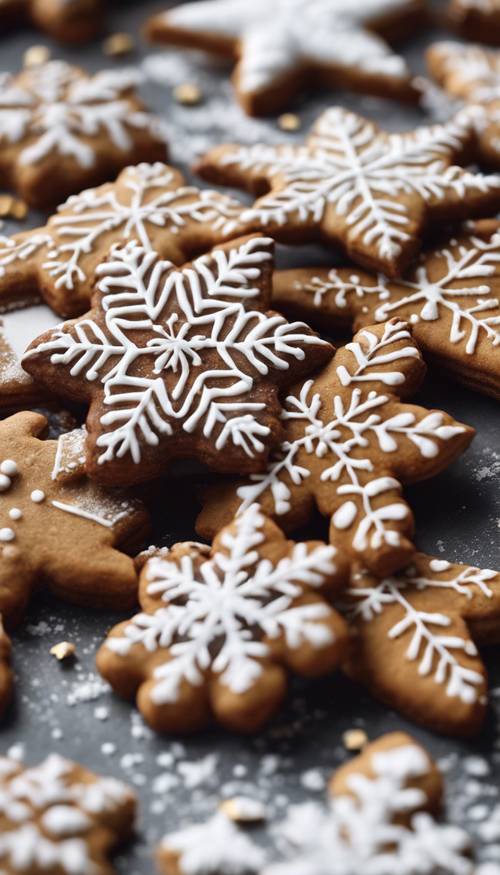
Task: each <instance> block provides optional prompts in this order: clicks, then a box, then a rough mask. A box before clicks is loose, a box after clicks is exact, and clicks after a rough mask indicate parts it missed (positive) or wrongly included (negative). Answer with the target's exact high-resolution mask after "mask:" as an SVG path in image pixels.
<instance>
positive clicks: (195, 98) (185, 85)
mask: <svg viewBox="0 0 500 875" xmlns="http://www.w3.org/2000/svg"><path fill="white" fill-rule="evenodd" d="M172 96H173V98H174V100H175V101H176V102H177V103H182V104H183V105H184V106H196V105H197V104H198V103H201V100H202V96H203V95H202V92H201V89H200V88H198V86H197V85H195V84H194V82H182V83H181V85H177V86H176V87H175V88H174V90H173V92H172Z"/></svg>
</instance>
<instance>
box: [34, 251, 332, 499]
mask: <svg viewBox="0 0 500 875" xmlns="http://www.w3.org/2000/svg"><path fill="white" fill-rule="evenodd" d="M272 267H273V241H272V240H270V239H268V238H265V237H246V238H243V239H239V240H235V241H233V243H228V244H225V245H224V246H221V247H218V248H215V249H213V250H212V251H211V252H210V253H209V254H207V255H203V256H201V257H199V258H197V259H196V260H195V261H194V262H192V264H190V265H189V264H188V265H185V266H184V267H183V268H182V269H176V268H175V267H174V265H173V264H172V263H171V262H169V261H162V260H161V259H160V257H159V256H158V254H157V253H155V252H151V251H149V250H146V249H144V248H143V247H141V246H139V245H138V244H137V243H129V244H127V246H125V247H123V248H119V247H114V248H113V249H112V251H111V254H110V256H109V261H107V262H106V263H104V264H102V265H101V266H100V267H99V268H98V269H97V274H98V276H99V282H98V285H97V292H96V296H95V299H94V307H93V309H92V310H91V311H90V313H88V314H87V315H86V316H83V317H82V318H81V319H78V320H76V321H74V322H68V323H66V324H64V325H62V326H61V327H60V328H59V329H57V328H56V329H55V330H54V331H49V332H47V333H46V334H45V335H42V337H40V338H38V339H37V340H36V341H34V343H33V344H32V345H31V346H30V348H29V349H28V351H27V353H26V356H25V357H24V359H23V367H24V368H25V369H26V370H27V371H28V373H30V374H32V375H33V374H35V375H36V378H37V380H38V381H39V382H40V383H41V384H42V385H45V386H47V387H49V388H51V390H52V391H56V392H58V393H59V394H61V395H63V396H67V397H68V398H74V399H75V400H81V401H88V402H89V404H90V411H89V416H88V422H87V425H88V432H89V434H88V440H87V470H88V471H89V473H90V475H91V476H92V477H94V478H95V479H96V480H99V481H100V482H102V483H107V484H110V485H124V484H131V483H136V482H142V481H145V480H148V479H151V478H154V477H156V476H157V475H158V474H159V473H161V472H162V471H164V470H165V469H166V468H167V467H168V465H169V464H170V463H171V462H172V461H173V460H175V459H178V458H197V459H198V460H200V461H203V462H206V463H207V464H209V465H210V466H211V467H213V468H214V469H215V470H218V471H226V472H227V471H232V472H234V471H259V470H262V468H263V466H265V462H266V459H267V457H268V455H269V452H270V449H271V447H272V446H274V445H275V444H276V443H277V442H278V441H279V440H280V439H281V424H280V420H279V414H280V410H281V407H280V403H279V400H278V388H281V387H284V386H288V385H290V383H292V382H294V381H295V380H296V379H297V376H298V375H299V374H300V375H303V374H305V373H309V372H310V371H312V370H314V369H315V368H316V367H318V366H319V365H320V364H323V363H324V362H325V361H327V360H328V359H329V358H330V357H331V355H332V347H331V346H330V345H329V344H328V343H326V342H325V341H323V340H321V339H320V338H319V337H317V335H315V334H314V333H313V332H312V331H311V329H309V328H308V326H306V325H304V324H303V323H301V322H299V323H297V322H294V323H289V322H287V321H286V320H285V319H284V318H283V317H282V316H280V315H279V314H277V313H273V312H265V309H266V307H267V304H268V301H269V299H270V294H271V274H272Z"/></svg>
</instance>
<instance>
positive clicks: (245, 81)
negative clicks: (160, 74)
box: [147, 0, 423, 115]
mask: <svg viewBox="0 0 500 875" xmlns="http://www.w3.org/2000/svg"><path fill="white" fill-rule="evenodd" d="M422 12H423V4H422V3H421V2H420V0H356V3H352V2H349V0H334V2H332V0H274V2H273V6H272V15H269V5H268V3H267V0H254V2H253V3H248V2H247V0H204V2H202V3H184V4H179V5H177V6H175V7H174V8H173V9H169V10H168V11H167V12H163V13H160V14H157V15H155V16H154V17H153V18H152V19H150V21H149V22H148V26H147V34H148V36H149V37H150V39H152V40H153V41H154V42H159V43H167V44H168V43H171V44H173V45H181V46H187V47H188V48H199V49H206V50H207V51H209V52H214V53H216V54H220V55H222V56H229V57H233V58H235V59H236V60H237V61H238V65H237V67H236V70H235V75H234V79H235V86H236V92H237V94H238V97H239V99H240V102H241V104H242V106H243V108H244V109H245V111H246V112H248V113H249V114H250V115H266V114H267V113H271V112H274V111H276V110H278V109H279V108H280V107H283V106H284V105H285V104H286V103H287V102H288V101H289V100H290V98H291V97H292V96H293V95H294V94H295V93H296V92H297V91H298V90H299V89H300V88H303V87H304V85H309V84H311V85H316V84H318V85H321V86H323V87H325V86H326V87H329V88H335V87H337V88H338V87H341V88H345V87H347V88H353V89H354V90H356V91H362V92H364V93H366V94H378V95H381V96H382V97H402V98H409V97H410V98H411V97H415V91H414V89H413V88H412V84H411V76H410V72H409V70H408V67H407V66H406V64H405V62H404V60H403V58H401V57H400V56H398V55H395V54H394V53H393V52H392V51H391V49H390V48H389V46H388V45H387V44H386V43H385V42H384V41H383V39H381V37H383V36H385V37H387V38H388V39H389V40H390V39H391V38H394V37H397V36H400V35H402V34H405V33H408V34H409V33H411V31H412V28H414V26H415V23H416V21H417V20H418V19H419V18H421V17H422Z"/></svg>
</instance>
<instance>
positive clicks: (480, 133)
mask: <svg viewBox="0 0 500 875" xmlns="http://www.w3.org/2000/svg"><path fill="white" fill-rule="evenodd" d="M427 66H428V68H429V72H430V73H431V75H432V76H433V77H434V79H436V81H437V82H438V83H439V85H441V87H442V88H444V89H445V91H446V92H447V93H448V94H450V96H451V97H453V98H458V99H460V100H463V101H464V103H465V104H466V107H467V110H466V111H467V112H468V114H469V116H470V119H471V122H472V124H473V127H474V130H475V134H476V155H477V160H478V161H479V162H480V163H481V164H484V165H485V166H487V167H490V168H492V169H493V170H498V169H500V52H498V51H495V50H489V49H484V48H483V47H482V46H475V45H462V44H460V43H453V42H442V43H434V44H433V45H432V46H431V47H430V49H428V51H427Z"/></svg>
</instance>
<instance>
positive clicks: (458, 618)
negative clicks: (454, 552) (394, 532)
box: [344, 553, 500, 735]
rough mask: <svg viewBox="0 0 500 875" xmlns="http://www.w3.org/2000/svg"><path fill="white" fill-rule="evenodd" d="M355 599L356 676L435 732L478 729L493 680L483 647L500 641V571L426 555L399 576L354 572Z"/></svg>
mask: <svg viewBox="0 0 500 875" xmlns="http://www.w3.org/2000/svg"><path fill="white" fill-rule="evenodd" d="M347 596H348V598H347V600H346V602H345V607H344V611H345V613H346V616H347V617H348V619H349V620H350V622H351V626H352V630H353V632H354V633H355V638H354V641H353V650H352V659H351V661H350V665H349V671H350V673H351V674H352V676H353V677H354V678H356V679H357V680H359V681H361V682H362V683H365V684H366V685H367V686H368V687H369V689H370V690H371V691H372V692H373V693H374V695H376V696H377V697H379V698H381V699H382V700H383V701H384V702H387V703H388V704H389V705H390V706H391V707H392V708H396V709H397V710H398V711H401V712H402V713H403V714H405V715H407V716H408V717H410V719H412V720H417V721H418V722H419V723H423V724H424V725H425V726H428V727H429V728H431V729H435V730H437V731H439V732H445V733H446V734H457V735H470V734H471V733H473V732H477V731H478V729H479V728H480V726H481V724H482V722H483V720H484V717H485V714H486V706H487V690H488V682H487V676H486V669H485V667H484V664H483V662H482V660H481V657H480V655H479V653H478V651H477V648H476V644H492V643H496V642H497V641H499V640H500V621H499V619H498V618H499V616H500V575H499V574H497V573H496V572H495V571H489V570H484V569H479V568H474V567H471V566H469V565H452V564H451V563H450V562H446V561H445V560H443V559H433V558H431V557H430V556H424V555H423V554H421V553H420V554H417V555H416V556H415V557H414V560H413V563H412V565H411V566H410V567H409V568H408V569H406V570H405V571H403V572H400V574H399V575H397V576H392V577H387V578H384V579H382V580H376V579H374V578H373V577H370V576H369V575H367V574H358V575H354V577H353V582H352V584H351V588H350V589H349V590H348V592H347ZM395 665H397V666H398V671H397V672H394V671H393V666H395Z"/></svg>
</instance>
